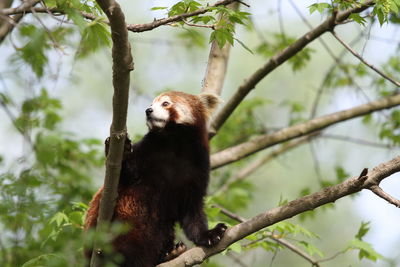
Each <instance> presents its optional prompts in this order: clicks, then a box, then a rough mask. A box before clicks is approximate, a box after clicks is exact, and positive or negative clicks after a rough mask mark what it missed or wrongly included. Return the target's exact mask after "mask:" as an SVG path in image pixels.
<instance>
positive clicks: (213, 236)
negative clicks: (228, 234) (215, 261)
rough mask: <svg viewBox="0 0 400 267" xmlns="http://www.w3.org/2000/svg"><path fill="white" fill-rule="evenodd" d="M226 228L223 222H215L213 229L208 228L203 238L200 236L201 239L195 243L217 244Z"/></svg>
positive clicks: (208, 245) (204, 244)
mask: <svg viewBox="0 0 400 267" xmlns="http://www.w3.org/2000/svg"><path fill="white" fill-rule="evenodd" d="M226 229H228V227H227V226H226V225H225V224H224V223H219V224H217V226H215V227H214V228H213V229H211V230H208V231H207V232H206V233H205V235H204V238H202V240H200V242H198V243H197V244H196V245H200V246H205V247H212V246H215V245H217V244H218V243H219V241H221V239H222V237H223V236H224V234H225V231H226Z"/></svg>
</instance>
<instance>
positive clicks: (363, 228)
mask: <svg viewBox="0 0 400 267" xmlns="http://www.w3.org/2000/svg"><path fill="white" fill-rule="evenodd" d="M368 231H369V222H361V225H360V228H359V229H358V233H357V234H356V236H355V237H356V238H357V239H360V240H362V239H363V237H364V236H365V235H366V234H367V233H368Z"/></svg>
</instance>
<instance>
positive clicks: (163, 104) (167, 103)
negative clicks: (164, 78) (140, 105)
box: [161, 101, 169, 107]
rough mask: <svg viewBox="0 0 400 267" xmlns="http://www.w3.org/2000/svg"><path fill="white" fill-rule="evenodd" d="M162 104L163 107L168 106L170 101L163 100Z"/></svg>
mask: <svg viewBox="0 0 400 267" xmlns="http://www.w3.org/2000/svg"><path fill="white" fill-rule="evenodd" d="M161 105H162V106H163V107H167V106H169V102H167V101H165V102H163V103H162V104H161Z"/></svg>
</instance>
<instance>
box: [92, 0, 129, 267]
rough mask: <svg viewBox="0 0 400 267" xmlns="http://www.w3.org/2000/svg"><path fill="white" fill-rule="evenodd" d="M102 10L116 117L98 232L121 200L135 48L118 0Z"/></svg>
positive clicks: (101, 0) (95, 257) (103, 2)
mask: <svg viewBox="0 0 400 267" xmlns="http://www.w3.org/2000/svg"><path fill="white" fill-rule="evenodd" d="M97 3H98V4H99V6H100V7H101V9H102V10H103V11H104V13H106V15H107V17H108V19H109V21H110V26H111V38H112V41H113V48H112V58H113V87H114V96H113V118H112V124H111V128H110V147H109V152H108V156H107V160H106V175H105V178H104V187H103V193H102V198H101V201H100V207H99V216H98V218H97V228H96V231H100V229H101V228H102V227H104V224H105V223H107V222H109V221H110V220H111V217H112V215H113V213H114V206H115V201H116V199H117V197H118V192H117V187H118V182H119V175H120V170H121V161H122V152H123V149H124V144H125V138H126V135H127V133H126V116H127V111H128V98H129V78H130V77H129V73H130V72H131V71H132V70H133V59H132V55H131V47H130V44H129V41H128V31H127V28H126V23H125V16H124V13H123V12H122V10H121V7H120V6H119V4H118V3H117V2H115V1H114V0H97ZM93 248H94V249H93V253H92V259H91V264H90V266H91V267H97V266H101V265H102V260H101V257H100V256H99V254H98V253H96V252H98V251H101V250H102V249H101V247H99V245H98V241H97V240H95V241H94V246H93Z"/></svg>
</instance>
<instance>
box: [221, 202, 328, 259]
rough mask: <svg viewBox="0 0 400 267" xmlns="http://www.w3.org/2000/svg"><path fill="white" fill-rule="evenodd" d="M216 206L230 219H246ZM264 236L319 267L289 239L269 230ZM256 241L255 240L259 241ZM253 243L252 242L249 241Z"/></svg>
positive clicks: (240, 220) (241, 220)
mask: <svg viewBox="0 0 400 267" xmlns="http://www.w3.org/2000/svg"><path fill="white" fill-rule="evenodd" d="M214 206H215V207H216V208H218V209H220V211H221V213H222V214H225V215H226V216H228V217H229V218H231V219H234V220H236V221H238V222H241V223H242V222H245V221H246V220H247V219H245V218H243V217H241V216H240V215H237V214H236V213H233V212H231V211H229V210H227V209H225V208H224V207H222V206H219V205H214ZM266 238H270V239H272V240H274V241H275V242H277V243H279V244H281V245H282V246H284V247H287V248H288V249H290V250H291V251H293V252H294V253H296V254H297V255H299V256H300V257H303V258H304V259H306V260H307V261H308V262H310V263H311V264H312V266H317V267H319V266H320V265H319V264H318V262H317V261H316V260H314V259H313V258H312V257H310V256H309V255H308V254H307V253H305V252H304V251H302V250H301V249H299V248H298V247H296V246H295V245H293V244H292V243H290V242H289V241H287V240H285V239H283V238H282V237H279V236H277V235H274V234H273V233H272V232H269V233H268V235H267V237H266ZM264 239H265V238H262V239H261V240H264ZM261 240H259V241H261ZM259 241H256V242H259ZM251 243H253V242H251Z"/></svg>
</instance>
